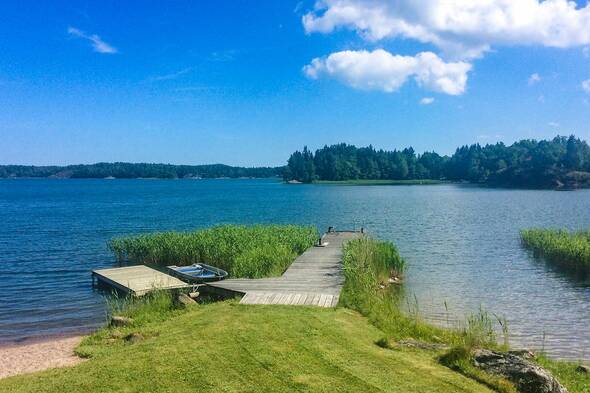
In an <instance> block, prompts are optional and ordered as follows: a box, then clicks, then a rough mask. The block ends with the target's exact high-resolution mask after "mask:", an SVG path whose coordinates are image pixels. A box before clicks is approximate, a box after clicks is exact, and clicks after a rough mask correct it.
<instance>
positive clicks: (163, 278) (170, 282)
mask: <svg viewBox="0 0 590 393" xmlns="http://www.w3.org/2000/svg"><path fill="white" fill-rule="evenodd" d="M92 277H93V278H96V279H97V280H98V282H99V283H103V284H107V285H109V286H111V287H114V288H116V289H118V290H120V291H122V292H125V293H127V294H130V295H133V296H143V295H145V294H146V293H148V292H150V291H153V290H155V289H161V290H169V289H181V288H191V287H192V286H191V285H189V284H187V283H185V282H184V281H181V280H179V279H178V278H176V277H172V276H170V275H168V274H165V273H162V272H160V271H157V270H155V269H152V268H150V267H147V266H145V265H138V266H126V267H116V268H112V269H99V270H93V271H92Z"/></svg>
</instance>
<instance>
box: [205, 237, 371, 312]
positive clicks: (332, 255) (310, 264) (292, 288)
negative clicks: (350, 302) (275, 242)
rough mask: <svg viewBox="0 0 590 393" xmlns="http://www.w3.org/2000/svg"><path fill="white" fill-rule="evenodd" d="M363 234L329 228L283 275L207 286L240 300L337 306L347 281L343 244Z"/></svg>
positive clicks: (222, 282) (225, 281)
mask: <svg viewBox="0 0 590 393" xmlns="http://www.w3.org/2000/svg"><path fill="white" fill-rule="evenodd" d="M361 236H363V232H362V231H361V232H353V231H340V232H336V231H329V232H327V233H326V234H325V235H324V236H323V237H322V245H321V246H319V245H318V246H315V247H311V248H310V249H308V250H307V251H305V252H304V253H303V254H301V255H300V256H299V257H298V258H297V259H295V261H294V262H293V263H292V264H291V266H289V268H288V269H287V270H286V271H285V273H284V274H283V275H282V276H281V277H276V278H262V279H229V280H222V281H216V282H211V283H208V284H207V288H208V289H210V290H212V292H215V293H217V294H219V295H224V296H232V295H233V296H243V297H242V299H241V301H240V303H241V304H287V305H299V306H319V307H335V306H336V305H337V304H338V300H339V298H340V291H341V290H342V286H343V285H344V274H343V271H342V247H343V245H344V243H345V242H347V241H349V240H353V239H358V238H360V237H361Z"/></svg>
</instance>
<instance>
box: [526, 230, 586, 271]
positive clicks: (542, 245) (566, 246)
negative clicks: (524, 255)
mask: <svg viewBox="0 0 590 393" xmlns="http://www.w3.org/2000/svg"><path fill="white" fill-rule="evenodd" d="M520 238H521V241H522V244H523V245H524V246H525V247H526V248H528V249H529V250H532V251H533V253H534V254H535V255H537V256H540V257H543V258H545V259H546V260H547V261H549V262H552V263H554V264H556V265H558V266H561V267H563V268H565V269H568V270H571V271H575V272H579V273H583V274H588V273H590V231H580V232H569V231H566V230H562V229H525V230H522V231H521V232H520Z"/></svg>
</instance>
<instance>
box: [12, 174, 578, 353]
mask: <svg viewBox="0 0 590 393" xmlns="http://www.w3.org/2000/svg"><path fill="white" fill-rule="evenodd" d="M221 223H247V224H249V223H298V224H313V225H317V226H318V228H320V229H325V228H327V227H328V226H329V225H333V226H336V227H337V228H341V229H347V228H353V227H356V228H358V227H360V226H364V227H365V228H368V229H369V231H370V232H371V233H372V234H373V235H374V236H377V237H379V238H383V239H389V240H393V241H394V242H395V243H396V244H397V245H398V247H399V249H400V252H401V253H402V255H403V256H404V257H405V258H406V259H407V261H408V262H409V265H410V268H409V272H408V274H407V283H406V287H407V291H408V293H409V294H411V295H412V296H411V298H412V299H413V298H414V295H415V297H416V299H417V302H418V308H419V310H420V312H421V313H422V314H423V315H424V317H425V318H427V319H429V320H431V321H434V322H436V323H439V324H443V325H445V324H447V321H449V323H450V324H453V323H454V322H453V321H456V320H462V319H463V318H464V316H465V314H467V313H469V312H471V311H473V310H477V309H478V308H479V306H480V305H484V306H485V307H486V309H487V310H489V311H491V312H494V313H496V314H498V315H503V316H505V317H506V318H507V319H508V322H509V330H510V339H511V342H512V344H513V345H515V346H525V347H532V348H537V349H540V348H543V347H544V348H545V350H546V351H547V352H549V353H550V354H552V355H554V356H558V357H563V358H584V359H589V360H590V331H589V330H588V325H587V324H588V319H589V318H590V283H589V282H587V281H586V282H584V281H580V280H579V279H578V280H577V279H575V278H574V277H569V276H568V275H565V274H563V273H559V272H557V271H555V270H554V269H552V268H551V267H549V266H547V265H546V264H544V263H543V262H541V261H538V260H535V259H533V258H532V257H531V256H530V255H529V254H528V253H527V252H525V251H524V250H523V249H522V248H521V247H520V244H519V239H518V231H519V229H520V228H524V227H530V226H550V227H566V228H570V229H580V228H588V227H590V190H586V191H576V192H555V191H524V190H498V189H484V188H477V187H470V186H459V185H437V186H309V185H300V186H289V185H284V184H281V183H278V182H275V181H271V180H198V181H195V180H0V343H2V342H10V341H18V340H23V339H27V338H31V337H39V336H47V335H55V334H68V333H72V332H79V331H86V330H89V329H92V328H95V327H97V326H99V325H100V324H101V323H102V322H103V321H104V318H105V312H104V303H103V299H102V297H101V296H100V295H99V294H97V293H95V292H94V291H93V290H92V287H91V280H90V270H91V269H94V268H100V267H109V266H113V265H114V260H113V257H112V256H111V255H110V254H109V252H108V250H107V247H106V242H107V240H108V239H110V238H112V237H113V236H118V235H125V234H133V233H141V232H150V231H154V230H169V229H175V230H190V229H195V228H203V227H207V226H210V225H214V224H221ZM412 302H413V300H412ZM445 302H446V304H447V306H448V311H447V309H445V306H444V304H445Z"/></svg>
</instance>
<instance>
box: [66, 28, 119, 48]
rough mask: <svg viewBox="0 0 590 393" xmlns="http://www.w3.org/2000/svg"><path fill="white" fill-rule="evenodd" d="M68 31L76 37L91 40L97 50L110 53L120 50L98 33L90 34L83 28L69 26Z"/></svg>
mask: <svg viewBox="0 0 590 393" xmlns="http://www.w3.org/2000/svg"><path fill="white" fill-rule="evenodd" d="M68 33H69V34H71V35H73V36H74V37H78V38H83V39H85V40H88V41H90V42H91V43H92V47H93V48H94V51H95V52H98V53H109V54H113V53H117V52H118V51H117V48H115V47H114V46H111V45H109V44H107V43H106V42H104V41H103V40H102V39H101V38H100V37H99V36H98V35H96V34H92V35H88V34H86V33H85V32H83V31H82V30H79V29H76V28H75V27H68Z"/></svg>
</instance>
